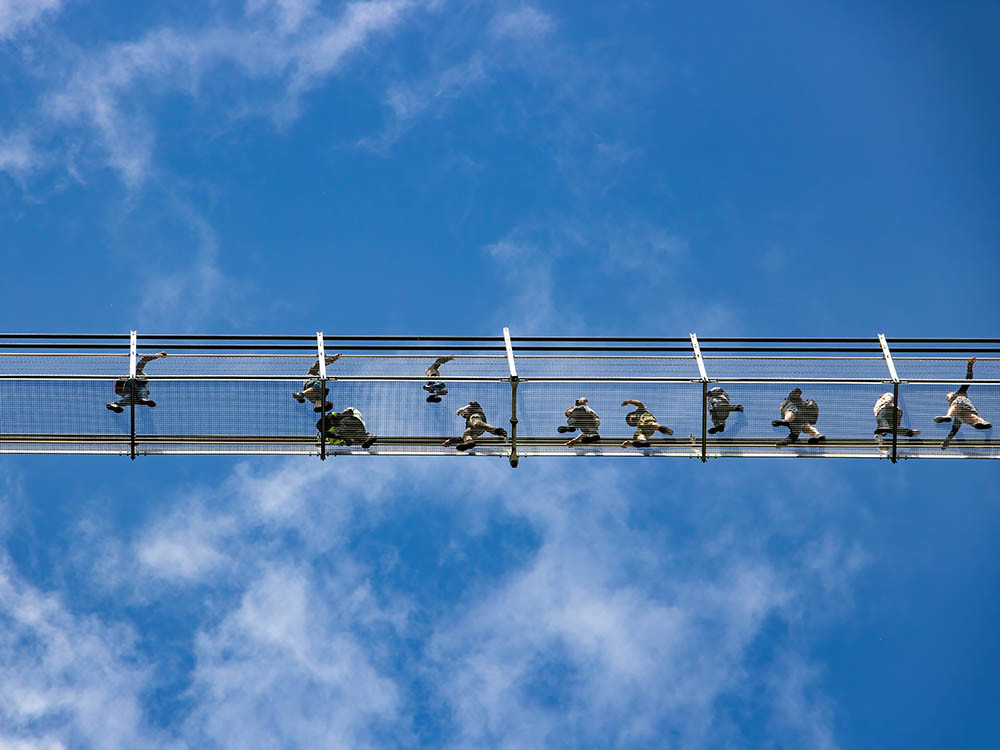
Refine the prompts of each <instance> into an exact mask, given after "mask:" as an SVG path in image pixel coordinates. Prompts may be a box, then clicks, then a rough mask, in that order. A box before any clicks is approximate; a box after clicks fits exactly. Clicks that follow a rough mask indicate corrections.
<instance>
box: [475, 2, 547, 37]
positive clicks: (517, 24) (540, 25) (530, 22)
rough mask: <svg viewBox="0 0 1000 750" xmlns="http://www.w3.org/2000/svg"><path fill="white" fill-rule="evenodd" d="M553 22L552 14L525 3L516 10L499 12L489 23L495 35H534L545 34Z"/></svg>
mask: <svg viewBox="0 0 1000 750" xmlns="http://www.w3.org/2000/svg"><path fill="white" fill-rule="evenodd" d="M553 25H554V23H553V21H552V16H550V15H548V14H547V13H543V12H542V11H540V10H538V9H537V8H533V7H531V6H530V5H526V6H525V7H523V8H519V9H518V10H514V11H508V12H504V13H499V14H497V15H496V17H495V18H494V19H493V21H492V23H491V24H490V30H491V31H492V32H493V33H494V34H496V35H497V36H510V37H536V36H542V35H544V34H547V33H548V32H549V31H551V30H552V27H553Z"/></svg>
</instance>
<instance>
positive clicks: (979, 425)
mask: <svg viewBox="0 0 1000 750" xmlns="http://www.w3.org/2000/svg"><path fill="white" fill-rule="evenodd" d="M972 426H973V427H975V428H976V429H977V430H990V429H992V428H993V423H992V422H976V424H974V425H972Z"/></svg>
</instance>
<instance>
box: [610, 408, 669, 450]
mask: <svg viewBox="0 0 1000 750" xmlns="http://www.w3.org/2000/svg"><path fill="white" fill-rule="evenodd" d="M622 406H634V407H635V410H634V411H630V412H629V413H628V414H626V415H625V424H627V425H628V426H629V427H635V434H633V435H632V439H631V440H625V441H623V442H622V448H628V447H629V446H630V445H631V446H633V447H635V448H648V447H649V438H651V437H652V436H653V434H654V433H657V432H662V433H663V434H664V435H673V434H674V431H673V430H671V429H670V428H669V427H664V426H663V425H661V424H660V423H659V422H657V421H656V417H654V416H653V415H652V413H651V412H650V411H649V409H647V408H646V405H645V404H644V403H642V401H636V400H635V399H630V400H628V401H622Z"/></svg>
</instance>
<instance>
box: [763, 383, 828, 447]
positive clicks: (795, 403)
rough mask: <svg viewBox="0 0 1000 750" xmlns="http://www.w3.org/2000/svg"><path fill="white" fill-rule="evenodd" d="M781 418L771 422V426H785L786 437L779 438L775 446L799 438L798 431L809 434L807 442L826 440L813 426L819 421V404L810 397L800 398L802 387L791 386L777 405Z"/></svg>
mask: <svg viewBox="0 0 1000 750" xmlns="http://www.w3.org/2000/svg"><path fill="white" fill-rule="evenodd" d="M778 409H779V410H780V412H781V419H775V420H774V421H773V422H771V426H772V427H787V428H788V437H787V438H785V439H783V440H779V441H778V443H777V445H776V447H777V448H780V447H782V446H783V445H790V444H791V443H794V442H795V441H796V440H798V439H799V433H801V432H804V433H806V434H807V435H809V436H810V437H809V441H808V442H809V444H810V445H815V444H816V443H821V442H823V441H824V440H826V436H825V435H824V434H823V433H821V432H820V431H819V430H817V429H816V427H815V426H814V425H815V424H816V422H817V421H819V404H817V403H816V402H815V401H813V400H812V399H811V398H810V399H807V400H806V401H803V400H802V389H801V388H793V389H792V390H791V392H789V394H788V397H787V398H786V399H785V400H784V401H782V402H781V406H779V407H778Z"/></svg>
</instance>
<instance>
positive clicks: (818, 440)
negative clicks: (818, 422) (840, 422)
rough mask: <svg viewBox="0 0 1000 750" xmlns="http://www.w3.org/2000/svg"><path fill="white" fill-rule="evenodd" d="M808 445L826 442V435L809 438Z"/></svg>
mask: <svg viewBox="0 0 1000 750" xmlns="http://www.w3.org/2000/svg"><path fill="white" fill-rule="evenodd" d="M806 442H807V443H809V445H816V443H824V442H826V435H817V436H816V437H811V438H809V439H808V440H807V441H806Z"/></svg>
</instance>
